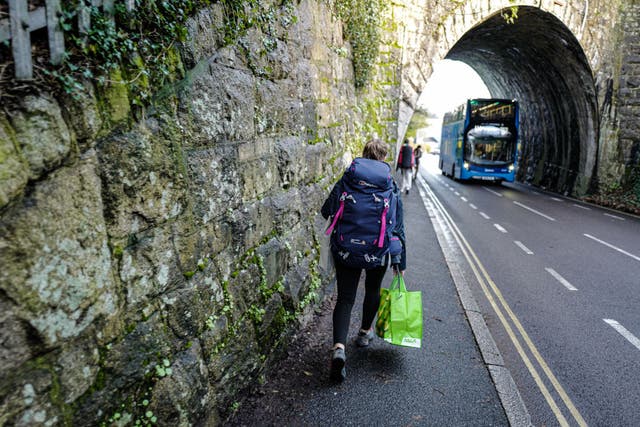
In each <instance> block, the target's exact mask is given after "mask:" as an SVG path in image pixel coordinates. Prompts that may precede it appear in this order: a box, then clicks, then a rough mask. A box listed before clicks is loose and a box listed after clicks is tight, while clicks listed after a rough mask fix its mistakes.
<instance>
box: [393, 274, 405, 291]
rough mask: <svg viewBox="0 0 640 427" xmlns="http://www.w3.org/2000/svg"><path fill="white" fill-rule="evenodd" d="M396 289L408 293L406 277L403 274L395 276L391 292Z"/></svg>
mask: <svg viewBox="0 0 640 427" xmlns="http://www.w3.org/2000/svg"><path fill="white" fill-rule="evenodd" d="M395 288H398V289H399V290H400V292H407V287H406V285H405V283H404V277H403V276H402V274H396V275H394V276H393V280H392V281H391V286H389V291H392V290H393V289H395Z"/></svg>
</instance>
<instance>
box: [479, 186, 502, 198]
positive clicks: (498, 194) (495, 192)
mask: <svg viewBox="0 0 640 427" xmlns="http://www.w3.org/2000/svg"><path fill="white" fill-rule="evenodd" d="M482 188H484V189H485V190H487V191H488V192H489V193H492V194H495V195H496V196H498V197H503V195H502V194H500V193H498V192H497V191H493V190H490V189H488V188H487V187H482Z"/></svg>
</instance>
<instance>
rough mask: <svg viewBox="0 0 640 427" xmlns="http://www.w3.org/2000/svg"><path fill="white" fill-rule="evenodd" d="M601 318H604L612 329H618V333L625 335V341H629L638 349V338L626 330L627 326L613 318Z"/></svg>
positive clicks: (639, 343)
mask: <svg viewBox="0 0 640 427" xmlns="http://www.w3.org/2000/svg"><path fill="white" fill-rule="evenodd" d="M602 320H604V321H605V322H606V323H607V324H608V325H609V326H611V327H612V328H613V329H615V330H616V331H618V332H619V333H620V335H622V336H623V337H625V338H626V339H627V341H629V342H630V343H631V344H633V345H634V347H635V348H637V349H638V350H640V339H638V337H636V336H635V335H633V334H632V333H631V332H629V331H628V330H627V328H625V327H624V326H622V325H621V324H620V323H618V322H617V321H615V320H613V319H602Z"/></svg>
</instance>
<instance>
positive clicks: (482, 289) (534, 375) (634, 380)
mask: <svg viewBox="0 0 640 427" xmlns="http://www.w3.org/2000/svg"><path fill="white" fill-rule="evenodd" d="M422 163H423V164H422V165H421V174H422V178H423V179H422V180H421V182H422V190H421V196H422V197H423V198H425V200H426V199H429V203H433V205H434V206H438V208H437V209H438V210H439V211H440V215H441V216H442V218H446V222H447V224H448V225H447V227H448V228H449V230H450V233H451V236H453V237H452V238H454V239H455V240H456V241H457V244H458V245H459V246H460V253H461V254H462V255H461V256H460V260H459V262H457V263H456V264H457V265H458V266H459V267H458V268H461V269H462V271H461V274H463V275H464V277H465V278H466V279H467V280H468V283H469V286H470V287H471V291H472V293H473V295H474V297H475V299H476V300H477V302H478V305H479V308H480V310H481V312H482V315H483V317H484V319H485V321H486V323H487V325H488V327H489V330H490V331H491V334H492V336H493V339H494V340H495V342H496V344H497V346H498V349H499V350H500V352H501V353H502V356H503V358H504V362H505V366H506V367H507V368H508V369H509V370H510V372H511V375H512V376H513V378H514V380H515V382H516V385H517V387H518V390H519V392H520V395H521V396H522V399H523V401H524V403H525V405H526V407H527V409H528V411H529V413H530V415H531V420H532V423H533V424H534V425H536V426H553V425H571V426H573V425H591V426H638V425H640V406H639V405H638V402H640V381H638V378H639V375H640V338H639V337H640V219H639V218H637V217H634V216H630V215H625V214H622V213H618V212H614V211H610V210H606V209H603V208H599V207H595V206H593V205H588V204H584V203H581V202H578V201H575V200H573V199H568V198H564V197H561V196H557V195H553V194H550V193H545V192H542V191H539V190H536V189H534V188H532V187H529V186H525V185H521V184H503V185H492V184H489V185H487V184H484V183H465V184H463V183H460V182H456V181H453V180H452V179H449V178H446V177H444V176H443V175H441V174H440V171H439V170H438V169H437V156H433V155H425V156H423V162H422ZM425 203H426V202H425ZM454 224H455V225H454Z"/></svg>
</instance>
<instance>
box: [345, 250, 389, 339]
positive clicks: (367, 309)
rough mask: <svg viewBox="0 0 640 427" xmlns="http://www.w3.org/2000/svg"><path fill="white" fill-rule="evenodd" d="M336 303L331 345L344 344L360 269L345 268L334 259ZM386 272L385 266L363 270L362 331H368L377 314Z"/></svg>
mask: <svg viewBox="0 0 640 427" xmlns="http://www.w3.org/2000/svg"><path fill="white" fill-rule="evenodd" d="M334 264H335V267H336V281H337V283H338V284H337V287H338V301H337V302H336V306H335V308H334V309H333V343H334V344H337V343H340V344H346V341H347V334H348V333H349V323H350V322H351V309H352V308H353V304H354V302H355V300H356V293H357V292H358V282H359V281H360V274H361V273H362V269H361V268H350V267H346V266H344V265H342V264H340V263H339V262H338V260H336V259H334ZM386 271H387V266H386V265H385V266H381V267H378V268H374V269H371V270H365V273H366V278H365V282H364V283H365V294H364V302H363V304H362V326H361V328H362V329H369V328H370V327H371V324H372V323H373V319H374V318H375V317H376V313H377V312H378V305H379V304H380V285H381V284H382V279H383V278H384V274H385V273H386Z"/></svg>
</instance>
